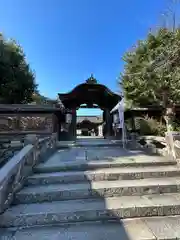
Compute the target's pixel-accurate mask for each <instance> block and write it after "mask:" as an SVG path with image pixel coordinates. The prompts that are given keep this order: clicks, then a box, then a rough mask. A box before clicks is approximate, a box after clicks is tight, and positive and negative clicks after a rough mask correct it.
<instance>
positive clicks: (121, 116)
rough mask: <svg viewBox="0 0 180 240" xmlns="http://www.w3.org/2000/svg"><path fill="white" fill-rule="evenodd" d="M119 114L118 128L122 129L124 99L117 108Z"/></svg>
mask: <svg viewBox="0 0 180 240" xmlns="http://www.w3.org/2000/svg"><path fill="white" fill-rule="evenodd" d="M118 113H119V128H124V99H122V100H121V102H120V103H119V106H118Z"/></svg>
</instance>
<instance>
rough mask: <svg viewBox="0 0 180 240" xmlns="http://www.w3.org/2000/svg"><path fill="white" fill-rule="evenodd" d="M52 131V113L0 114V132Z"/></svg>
mask: <svg viewBox="0 0 180 240" xmlns="http://www.w3.org/2000/svg"><path fill="white" fill-rule="evenodd" d="M33 131H34V132H35V131H38V132H47V133H48V132H49V133H52V132H53V114H51V113H49V114H38V113H34V114H28V113H24V114H23V113H12V114H0V134H3V133H7V132H8V133H17V132H33Z"/></svg>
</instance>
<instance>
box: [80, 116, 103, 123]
mask: <svg viewBox="0 0 180 240" xmlns="http://www.w3.org/2000/svg"><path fill="white" fill-rule="evenodd" d="M85 120H87V121H90V122H94V123H102V122H103V117H102V116H77V123H81V122H83V121H85Z"/></svg>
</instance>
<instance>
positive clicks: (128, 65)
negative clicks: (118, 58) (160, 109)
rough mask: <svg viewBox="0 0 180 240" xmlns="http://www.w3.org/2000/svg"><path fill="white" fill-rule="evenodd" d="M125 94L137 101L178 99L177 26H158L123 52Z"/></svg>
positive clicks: (179, 42)
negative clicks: (155, 30) (142, 39)
mask: <svg viewBox="0 0 180 240" xmlns="http://www.w3.org/2000/svg"><path fill="white" fill-rule="evenodd" d="M123 59H124V61H125V71H124V73H123V74H122V75H121V81H122V86H123V89H124V94H125V97H126V98H127V99H131V100H133V102H134V103H135V104H136V105H139V106H144V105H147V104H158V105H161V104H163V102H164V98H163V95H164V93H165V94H166V96H168V103H171V102H174V103H177V102H178V103H179V102H180V29H177V30H176V31H175V32H172V31H169V30H168V29H160V30H159V31H158V32H157V34H152V33H149V34H148V36H147V39H146V40H144V41H139V42H138V44H137V46H136V47H135V48H134V49H133V50H132V51H130V52H127V53H126V54H125V56H124V58H123Z"/></svg>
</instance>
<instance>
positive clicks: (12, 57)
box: [0, 34, 37, 104]
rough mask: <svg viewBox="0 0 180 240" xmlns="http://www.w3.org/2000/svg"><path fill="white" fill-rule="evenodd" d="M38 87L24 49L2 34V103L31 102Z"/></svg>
mask: <svg viewBox="0 0 180 240" xmlns="http://www.w3.org/2000/svg"><path fill="white" fill-rule="evenodd" d="M36 87H37V85H36V84H35V77H34V73H33V72H32V70H31V69H30V66H29V64H28V63H27V62H26V58H25V54H24V52H23V50H22V48H21V47H20V46H19V45H18V44H17V43H16V42H15V41H13V40H5V39H4V38H3V36H2V34H0V102H1V103H8V104H13V103H28V102H31V101H32V94H33V92H34V90H35V89H36Z"/></svg>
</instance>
